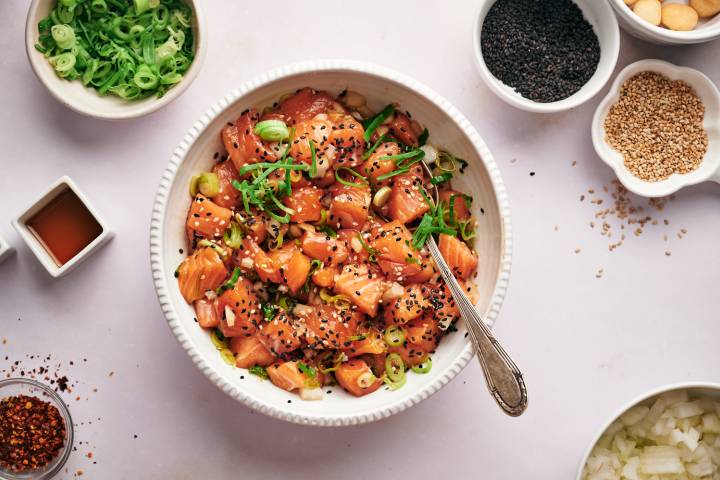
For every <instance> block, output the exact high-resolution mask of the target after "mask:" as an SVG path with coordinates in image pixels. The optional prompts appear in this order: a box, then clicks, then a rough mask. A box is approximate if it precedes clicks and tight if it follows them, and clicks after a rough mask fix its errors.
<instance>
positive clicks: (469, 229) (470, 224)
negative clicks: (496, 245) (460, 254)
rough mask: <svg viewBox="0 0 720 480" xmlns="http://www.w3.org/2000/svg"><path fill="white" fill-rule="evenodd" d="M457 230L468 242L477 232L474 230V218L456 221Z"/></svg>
mask: <svg viewBox="0 0 720 480" xmlns="http://www.w3.org/2000/svg"><path fill="white" fill-rule="evenodd" d="M458 230H459V231H460V237H461V238H462V239H463V240H464V241H465V242H469V241H470V240H472V239H473V238H475V235H477V233H476V232H475V220H473V219H472V218H469V219H467V220H463V221H460V222H458Z"/></svg>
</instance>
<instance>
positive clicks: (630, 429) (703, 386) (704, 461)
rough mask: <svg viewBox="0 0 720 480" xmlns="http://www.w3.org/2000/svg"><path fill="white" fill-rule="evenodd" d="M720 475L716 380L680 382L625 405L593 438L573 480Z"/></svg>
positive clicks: (719, 387) (681, 479) (680, 479)
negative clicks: (714, 381) (710, 381)
mask: <svg viewBox="0 0 720 480" xmlns="http://www.w3.org/2000/svg"><path fill="white" fill-rule="evenodd" d="M625 479H627V480H669V479H672V480H695V479H708V480H717V479H720V384H717V383H702V382H694V383H684V384H676V385H672V386H670V387H664V388H662V389H658V390H655V391H653V392H651V393H649V394H646V395H643V396H642V397H640V398H639V399H636V400H635V401H633V402H631V403H630V404H628V405H626V406H625V407H624V408H623V409H622V410H620V412H619V414H618V415H616V416H615V417H613V418H612V420H611V421H610V422H609V423H608V424H607V425H605V426H604V427H603V428H602V430H600V432H599V433H598V435H597V436H596V437H595V439H594V441H593V443H592V445H591V446H590V448H589V449H588V451H587V453H586V454H585V456H584V457H583V460H582V462H581V463H580V468H579V469H578V473H577V480H625Z"/></svg>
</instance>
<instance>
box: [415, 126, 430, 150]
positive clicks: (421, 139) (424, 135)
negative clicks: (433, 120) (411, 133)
mask: <svg viewBox="0 0 720 480" xmlns="http://www.w3.org/2000/svg"><path fill="white" fill-rule="evenodd" d="M429 137H430V132H429V131H428V129H427V128H426V129H424V130H423V131H422V133H421V134H420V135H418V144H419V145H420V146H421V147H422V146H423V145H425V144H426V143H427V141H428V138H429Z"/></svg>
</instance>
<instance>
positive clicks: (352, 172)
mask: <svg viewBox="0 0 720 480" xmlns="http://www.w3.org/2000/svg"><path fill="white" fill-rule="evenodd" d="M340 172H348V173H349V174H350V175H352V176H353V177H355V178H359V179H360V180H361V181H362V182H363V183H355V182H348V181H347V180H345V179H343V178H342V177H340ZM335 180H337V181H338V182H340V183H342V184H343V185H345V186H347V187H358V188H362V187H364V186H365V185H367V177H363V176H362V175H360V174H359V173H358V172H356V171H355V170H353V169H352V168H349V167H340V168H338V169H336V170H335Z"/></svg>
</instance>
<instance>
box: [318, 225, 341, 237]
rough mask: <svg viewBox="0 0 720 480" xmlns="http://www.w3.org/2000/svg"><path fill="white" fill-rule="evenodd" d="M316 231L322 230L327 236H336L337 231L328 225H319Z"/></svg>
mask: <svg viewBox="0 0 720 480" xmlns="http://www.w3.org/2000/svg"><path fill="white" fill-rule="evenodd" d="M317 231H318V232H322V233H324V234H325V235H327V236H329V237H332V238H335V237H337V232H336V231H335V230H333V229H332V228H331V227H330V226H328V225H321V226H319V227H318V228H317Z"/></svg>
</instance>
